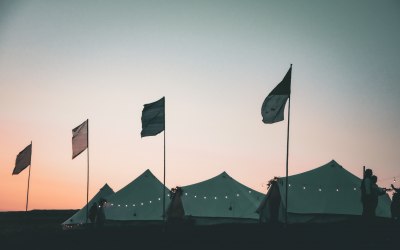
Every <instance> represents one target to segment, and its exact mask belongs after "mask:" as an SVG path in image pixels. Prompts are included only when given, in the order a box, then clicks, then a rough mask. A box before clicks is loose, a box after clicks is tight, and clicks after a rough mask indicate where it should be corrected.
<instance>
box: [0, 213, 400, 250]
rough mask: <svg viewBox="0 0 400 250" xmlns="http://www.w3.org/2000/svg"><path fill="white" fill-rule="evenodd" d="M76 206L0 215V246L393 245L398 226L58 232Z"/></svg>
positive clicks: (234, 226)
mask: <svg viewBox="0 0 400 250" xmlns="http://www.w3.org/2000/svg"><path fill="white" fill-rule="evenodd" d="M73 213H75V210H44V211H40V210H39V211H30V212H28V214H26V213H25V212H1V213H0V240H1V249H57V250H58V249H205V250H208V249H277V250H281V249H310V248H312V249H398V246H399V240H400V237H399V233H400V225H399V224H396V223H394V222H392V221H388V220H383V221H376V222H374V223H368V224H366V223H364V222H362V221H349V222H346V223H336V224H303V225H300V224H299V225H289V226H287V227H285V226H284V225H261V224H229V225H228V224H227V225H217V226H193V225H180V226H176V225H175V226H172V225H167V226H165V227H164V226H160V225H148V226H145V225H142V226H123V227H121V226H119V227H116V226H106V227H104V228H102V229H94V228H80V229H77V230H67V231H65V230H62V229H61V226H60V223H62V222H63V221H64V220H66V219H67V218H68V217H70V216H71V215H72V214H73Z"/></svg>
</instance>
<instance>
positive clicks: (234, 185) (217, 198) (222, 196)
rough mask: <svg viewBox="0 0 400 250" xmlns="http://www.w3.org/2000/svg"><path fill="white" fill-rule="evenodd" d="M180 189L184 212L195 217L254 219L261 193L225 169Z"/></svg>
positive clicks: (256, 216)
mask: <svg viewBox="0 0 400 250" xmlns="http://www.w3.org/2000/svg"><path fill="white" fill-rule="evenodd" d="M182 190H183V193H182V197H181V199H182V203H183V207H184V210H185V214H186V215H191V216H196V217H219V218H246V219H249V218H250V219H257V218H258V215H257V213H256V212H255V211H256V209H257V206H258V204H259V203H260V201H261V200H262V198H263V196H264V195H263V194H262V193H260V192H257V191H255V190H253V189H251V188H249V187H247V186H245V185H243V184H241V183H239V182H238V181H236V180H235V179H233V178H232V177H231V176H229V175H228V174H227V173H226V172H222V173H221V174H219V175H217V176H215V177H213V178H211V179H208V180H205V181H202V182H199V183H196V184H192V185H188V186H184V187H182Z"/></svg>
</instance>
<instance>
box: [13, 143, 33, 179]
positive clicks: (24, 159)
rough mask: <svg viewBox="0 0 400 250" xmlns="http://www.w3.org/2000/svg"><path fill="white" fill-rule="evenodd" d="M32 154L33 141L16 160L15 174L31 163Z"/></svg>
mask: <svg viewBox="0 0 400 250" xmlns="http://www.w3.org/2000/svg"><path fill="white" fill-rule="evenodd" d="M31 156H32V143H31V144H30V145H29V146H27V147H26V148H24V150H22V151H21V152H20V153H19V154H18V155H17V159H16V160H15V168H14V171H13V173H12V174H13V175H17V174H19V173H21V171H22V170H24V169H25V168H27V167H28V166H29V165H31Z"/></svg>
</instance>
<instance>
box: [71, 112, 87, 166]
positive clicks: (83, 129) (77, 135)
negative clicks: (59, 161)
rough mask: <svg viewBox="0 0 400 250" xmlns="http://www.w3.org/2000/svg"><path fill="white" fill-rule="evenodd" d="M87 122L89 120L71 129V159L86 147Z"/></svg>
mask: <svg viewBox="0 0 400 250" xmlns="http://www.w3.org/2000/svg"><path fill="white" fill-rule="evenodd" d="M88 122H89V120H86V121H85V122H84V123H82V124H81V125H79V126H78V127H76V128H74V129H73V130H72V159H74V158H75V157H77V156H78V155H79V154H80V153H82V152H83V151H85V149H87V147H88Z"/></svg>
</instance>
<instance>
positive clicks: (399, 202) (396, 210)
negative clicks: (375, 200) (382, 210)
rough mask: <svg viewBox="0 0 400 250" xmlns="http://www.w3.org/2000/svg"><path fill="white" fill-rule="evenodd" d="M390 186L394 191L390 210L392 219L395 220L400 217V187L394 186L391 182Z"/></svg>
mask: <svg viewBox="0 0 400 250" xmlns="http://www.w3.org/2000/svg"><path fill="white" fill-rule="evenodd" d="M391 187H392V189H393V190H394V192H395V193H394V194H393V197H392V203H391V204H390V211H391V212H392V219H393V220H396V221H397V220H399V219H400V188H395V187H394V186H393V184H391Z"/></svg>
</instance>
